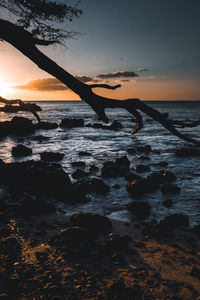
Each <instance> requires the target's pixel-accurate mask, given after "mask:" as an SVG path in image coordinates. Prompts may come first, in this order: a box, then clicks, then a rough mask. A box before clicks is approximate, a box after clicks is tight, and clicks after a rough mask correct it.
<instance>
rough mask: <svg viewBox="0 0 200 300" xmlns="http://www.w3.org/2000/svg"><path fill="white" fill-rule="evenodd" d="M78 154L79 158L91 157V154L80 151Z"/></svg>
mask: <svg viewBox="0 0 200 300" xmlns="http://www.w3.org/2000/svg"><path fill="white" fill-rule="evenodd" d="M78 154H79V155H80V156H91V155H92V154H91V153H89V152H86V151H80V152H79V153H78Z"/></svg>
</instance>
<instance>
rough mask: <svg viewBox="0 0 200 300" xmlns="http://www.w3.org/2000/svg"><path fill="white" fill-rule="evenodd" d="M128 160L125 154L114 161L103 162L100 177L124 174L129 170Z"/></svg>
mask: <svg viewBox="0 0 200 300" xmlns="http://www.w3.org/2000/svg"><path fill="white" fill-rule="evenodd" d="M129 166H130V161H129V159H128V158H127V156H122V157H119V158H117V159H116V160H115V162H112V161H107V162H105V163H103V167H102V170H101V176H102V177H117V176H126V175H127V173H128V172H129Z"/></svg>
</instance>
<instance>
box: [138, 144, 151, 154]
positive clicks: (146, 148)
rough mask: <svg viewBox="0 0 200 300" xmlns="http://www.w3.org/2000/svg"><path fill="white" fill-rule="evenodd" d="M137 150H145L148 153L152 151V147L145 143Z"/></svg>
mask: <svg viewBox="0 0 200 300" xmlns="http://www.w3.org/2000/svg"><path fill="white" fill-rule="evenodd" d="M137 151H138V152H144V153H146V154H148V153H150V152H151V151H152V149H151V146H150V145H145V146H138V147H137Z"/></svg>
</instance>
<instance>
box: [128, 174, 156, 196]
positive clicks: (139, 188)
mask: <svg viewBox="0 0 200 300" xmlns="http://www.w3.org/2000/svg"><path fill="white" fill-rule="evenodd" d="M159 187H160V185H159V184H158V183H155V182H151V181H149V180H147V179H145V178H144V179H138V180H137V179H136V180H133V181H131V182H129V183H128V184H127V186H126V189H127V192H128V193H130V194H131V195H132V196H133V197H137V196H142V195H144V194H146V193H150V192H154V191H156V190H158V189H159Z"/></svg>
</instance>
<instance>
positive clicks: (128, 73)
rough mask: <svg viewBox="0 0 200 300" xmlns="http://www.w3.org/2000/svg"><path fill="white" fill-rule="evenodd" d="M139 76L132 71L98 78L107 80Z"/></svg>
mask: <svg viewBox="0 0 200 300" xmlns="http://www.w3.org/2000/svg"><path fill="white" fill-rule="evenodd" d="M138 76H139V75H138V74H136V73H135V72H133V71H132V72H130V71H118V72H113V73H103V74H99V75H97V77H98V78H101V79H105V78H118V77H138Z"/></svg>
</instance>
